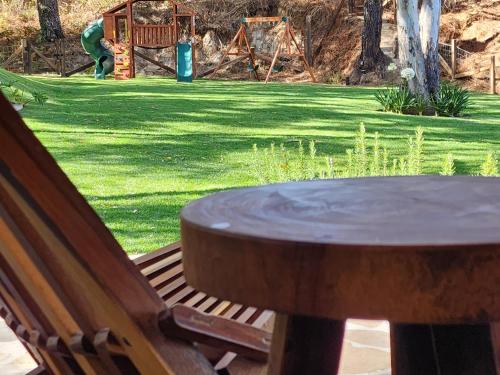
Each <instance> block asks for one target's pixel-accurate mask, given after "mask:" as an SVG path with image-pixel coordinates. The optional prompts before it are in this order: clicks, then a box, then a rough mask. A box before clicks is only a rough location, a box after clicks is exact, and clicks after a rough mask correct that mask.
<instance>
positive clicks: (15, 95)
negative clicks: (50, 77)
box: [0, 81, 48, 106]
mask: <svg viewBox="0 0 500 375" xmlns="http://www.w3.org/2000/svg"><path fill="white" fill-rule="evenodd" d="M0 89H1V90H2V91H3V92H4V93H5V95H6V96H7V97H8V98H9V99H10V100H11V101H12V102H14V103H16V104H22V105H23V106H25V105H26V104H28V103H29V102H31V101H34V102H35V103H37V104H40V105H43V104H45V103H46V102H47V100H48V97H47V94H45V93H44V92H41V91H33V92H31V93H29V94H27V93H26V91H25V90H24V89H22V88H21V87H20V85H19V86H18V85H17V84H16V81H1V82H0Z"/></svg>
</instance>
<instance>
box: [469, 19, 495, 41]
mask: <svg viewBox="0 0 500 375" xmlns="http://www.w3.org/2000/svg"><path fill="white" fill-rule="evenodd" d="M499 34H500V31H499V29H498V21H496V20H482V21H481V22H475V23H473V24H472V25H471V26H469V27H468V28H467V29H465V31H464V32H463V34H462V37H461V39H462V40H463V41H468V40H476V41H478V42H479V43H486V42H488V41H490V40H491V39H493V38H494V37H495V36H497V35H499Z"/></svg>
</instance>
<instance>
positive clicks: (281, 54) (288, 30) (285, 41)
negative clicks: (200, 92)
mask: <svg viewBox="0 0 500 375" xmlns="http://www.w3.org/2000/svg"><path fill="white" fill-rule="evenodd" d="M265 23H277V24H281V25H282V29H281V30H280V32H278V34H277V35H276V39H277V40H278V42H277V44H276V49H275V50H274V53H273V54H272V55H268V54H264V53H260V52H256V51H255V47H251V46H250V43H249V41H248V36H247V29H248V27H249V26H250V25H255V24H265ZM294 47H295V48H294ZM230 56H236V58H234V59H232V60H231V59H230V60H229V61H225V60H226V58H228V57H230ZM297 57H298V58H300V60H302V64H303V65H304V68H305V70H307V71H308V72H309V74H310V75H311V78H312V81H313V82H316V77H315V76H314V73H313V71H312V69H311V67H310V66H309V64H308V63H307V59H306V57H305V55H304V51H303V50H302V48H301V47H300V45H299V43H298V42H297V37H296V35H295V32H294V31H293V28H292V26H291V24H290V19H289V18H288V17H246V18H242V19H241V24H240V28H239V29H238V32H237V33H236V35H235V37H234V38H233V40H232V41H231V44H230V45H229V47H228V48H227V49H226V51H225V52H224V54H223V56H222V58H221V60H220V61H219V63H218V64H217V66H216V67H215V68H214V69H211V70H210V71H209V72H207V73H208V74H210V76H209V78H212V77H213V76H214V75H215V74H216V73H217V72H218V71H219V70H220V69H221V68H224V67H228V66H230V65H233V64H237V63H239V62H242V61H245V60H248V66H249V69H250V71H251V72H253V74H254V76H255V79H256V80H257V81H260V77H259V73H258V72H257V69H258V65H257V64H256V60H257V59H259V60H263V61H266V62H268V63H270V64H271V66H270V67H269V70H268V71H267V75H266V79H265V83H267V82H268V81H269V78H270V77H271V74H272V73H273V71H274V69H275V67H276V66H277V64H282V63H280V58H286V59H291V58H297ZM208 74H207V75H208Z"/></svg>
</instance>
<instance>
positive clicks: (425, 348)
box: [391, 324, 500, 375]
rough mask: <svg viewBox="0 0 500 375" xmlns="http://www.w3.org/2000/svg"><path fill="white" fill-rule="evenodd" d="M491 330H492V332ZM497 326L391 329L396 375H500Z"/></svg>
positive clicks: (425, 326) (394, 374)
mask: <svg viewBox="0 0 500 375" xmlns="http://www.w3.org/2000/svg"><path fill="white" fill-rule="evenodd" d="M490 328H491V329H490ZM492 328H494V325H492V326H491V327H490V325H488V324H483V325H432V326H431V325H415V324H393V325H391V357H392V358H391V360H392V374H393V375H499V374H500V368H498V369H497V365H498V364H497V363H496V362H497V361H498V360H499V359H500V358H497V361H496V360H495V356H496V354H495V353H498V352H497V350H498V349H497V350H495V346H496V345H495V341H498V340H496V338H495V330H494V329H492Z"/></svg>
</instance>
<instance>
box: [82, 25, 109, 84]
mask: <svg viewBox="0 0 500 375" xmlns="http://www.w3.org/2000/svg"><path fill="white" fill-rule="evenodd" d="M103 37H104V27H103V19H102V18H101V19H99V20H97V21H95V22H92V23H91V24H90V25H89V26H87V28H86V29H85V30H84V31H83V33H82V37H81V41H82V46H83V49H84V50H85V51H86V52H87V53H88V54H89V55H90V56H92V58H93V59H94V60H95V78H96V79H104V77H105V76H106V74H109V73H112V72H113V70H114V65H115V59H114V57H113V52H111V51H110V50H109V49H108V48H106V47H104V45H103V44H102V42H101V39H102V38H103Z"/></svg>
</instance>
